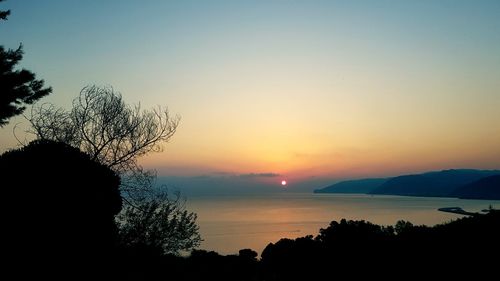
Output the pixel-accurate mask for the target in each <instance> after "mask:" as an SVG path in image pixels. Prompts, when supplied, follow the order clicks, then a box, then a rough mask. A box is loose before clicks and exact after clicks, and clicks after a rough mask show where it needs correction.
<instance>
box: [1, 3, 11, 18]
mask: <svg viewBox="0 0 500 281" xmlns="http://www.w3.org/2000/svg"><path fill="white" fill-rule="evenodd" d="M0 2H3V0H0ZM9 15H10V10H7V11H2V10H0V20H7V17H8V16H9Z"/></svg>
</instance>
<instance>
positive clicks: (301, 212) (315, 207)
mask: <svg viewBox="0 0 500 281" xmlns="http://www.w3.org/2000/svg"><path fill="white" fill-rule="evenodd" d="M489 205H492V206H493V207H495V208H500V201H487V200H462V199H455V198H434V197H431V198H430V197H403V196H385V195H376V196H372V195H360V194H356V195H352V194H312V193H278V194H266V195H252V196H248V195H245V196H219V197H189V198H188V202H187V207H188V209H189V210H190V211H194V212H196V213H197V214H198V225H199V226H200V232H201V235H202V238H203V239H204V241H203V242H202V245H201V247H200V248H202V249H206V250H214V251H216V252H219V253H221V254H233V253H237V252H238V250H240V249H244V248H251V249H253V250H255V251H257V252H259V253H261V252H262V250H263V249H264V248H265V247H266V246H267V244H269V243H270V242H276V241H278V240H279V239H280V238H285V237H286V238H296V237H300V236H305V235H308V234H312V235H316V234H318V231H319V229H320V228H325V227H327V226H328V224H329V223H330V222H331V221H332V220H337V221H338V220H340V219H342V218H346V219H356V220H361V219H363V220H367V221H370V222H373V223H377V224H382V225H394V224H395V223H396V222H397V221H398V220H401V219H402V220H407V221H411V222H412V223H413V224H426V225H435V224H439V223H443V222H447V221H450V220H453V219H456V218H459V217H462V216H461V215H456V214H452V213H445V212H440V211H438V210H437V209H438V208H441V207H461V208H463V209H464V210H466V211H481V210H482V209H486V208H488V207H489Z"/></svg>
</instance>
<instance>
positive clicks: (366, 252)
mask: <svg viewBox="0 0 500 281" xmlns="http://www.w3.org/2000/svg"><path fill="white" fill-rule="evenodd" d="M499 237H500V211H494V210H493V211H491V212H490V213H489V214H486V215H477V216H473V217H466V218H462V219H459V220H456V221H453V222H450V223H446V224H442V225H437V226H435V227H427V226H414V225H412V224H411V223H409V222H404V221H400V222H398V224H396V226H395V227H382V226H378V225H374V224H371V223H369V222H365V221H346V220H342V221H341V222H340V223H338V222H332V223H331V224H330V226H329V227H328V228H326V229H321V231H320V234H319V235H318V236H317V237H315V238H314V239H313V238H312V236H306V237H302V238H297V239H295V240H290V239H282V240H280V241H278V242H277V243H275V244H269V245H268V246H267V247H266V249H265V250H264V251H263V253H262V260H261V264H262V271H261V273H260V274H261V277H262V280H320V279H325V278H329V277H333V276H336V277H337V278H340V279H345V278H348V279H357V278H363V277H370V278H375V277H382V278H384V279H387V278H389V279H399V278H400V277H401V276H394V277H391V276H390V273H392V272H394V271H396V270H397V271H398V272H404V273H406V274H408V273H411V276H412V277H413V278H418V277H420V278H428V276H434V277H438V276H439V277H446V278H448V279H449V278H450V277H460V276H462V274H474V276H475V277H477V278H480V277H481V276H491V274H495V272H496V262H495V259H489V258H487V257H488V255H490V253H498V252H499V250H500V241H499Z"/></svg>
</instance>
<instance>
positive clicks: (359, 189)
mask: <svg viewBox="0 0 500 281" xmlns="http://www.w3.org/2000/svg"><path fill="white" fill-rule="evenodd" d="M387 180H388V179H386V178H383V179H380V178H378V179H360V180H348V181H341V182H338V183H336V184H332V185H329V186H327V187H324V188H321V189H316V190H314V193H370V192H371V191H373V190H374V189H376V188H378V187H379V186H381V185H382V184H383V183H385V182H386V181H387Z"/></svg>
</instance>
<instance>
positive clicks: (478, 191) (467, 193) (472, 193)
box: [452, 175, 500, 200]
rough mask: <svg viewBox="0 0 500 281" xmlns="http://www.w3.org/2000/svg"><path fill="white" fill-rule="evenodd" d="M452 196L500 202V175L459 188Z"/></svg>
mask: <svg viewBox="0 0 500 281" xmlns="http://www.w3.org/2000/svg"><path fill="white" fill-rule="evenodd" d="M452 196H453V197H458V198H463V199H493V200H500V175H496V176H490V177H486V178H482V179H480V180H478V181H475V182H473V183H470V184H467V185H465V186H462V187H459V188H458V189H456V190H455V191H454V192H453V193H452Z"/></svg>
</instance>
